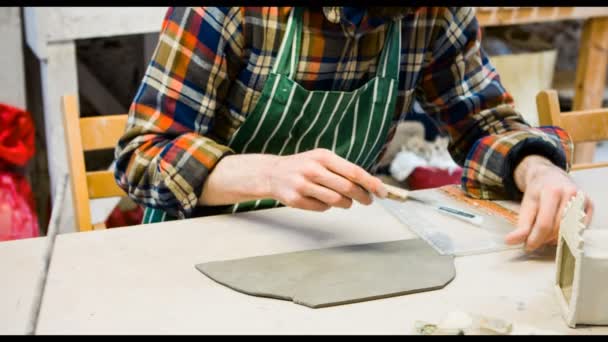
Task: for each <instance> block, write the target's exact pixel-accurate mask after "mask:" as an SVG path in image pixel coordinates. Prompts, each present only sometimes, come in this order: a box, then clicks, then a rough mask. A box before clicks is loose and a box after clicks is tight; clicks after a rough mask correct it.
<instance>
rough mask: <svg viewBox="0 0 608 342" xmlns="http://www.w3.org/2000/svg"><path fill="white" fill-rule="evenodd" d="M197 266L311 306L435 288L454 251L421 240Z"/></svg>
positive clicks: (449, 271)
mask: <svg viewBox="0 0 608 342" xmlns="http://www.w3.org/2000/svg"><path fill="white" fill-rule="evenodd" d="M196 268H197V269H198V270H199V271H201V272H202V273H203V274H205V275H206V276H208V277H209V278H211V279H213V280H214V281H216V282H218V283H220V284H222V285H225V286H227V287H229V288H231V289H234V290H236V291H239V292H242V293H246V294H249V295H254V296H261V297H270V298H276V299H283V300H291V301H293V302H294V303H296V304H301V305H305V306H308V307H311V308H321V307H327V306H334V305H340V304H349V303H355V302H362V301H367V300H373V299H379V298H386V297H392V296H400V295H405V294H410V293H416V292H423V291H430V290H436V289H440V288H443V287H444V286H445V285H447V284H448V283H449V282H450V281H452V279H454V276H455V273H456V271H455V269H454V259H453V257H452V256H448V255H440V254H439V253H437V252H436V251H435V250H434V249H433V248H432V247H431V246H430V245H428V244H427V243H426V242H425V241H423V240H421V239H409V240H398V241H388V242H379V243H370V244H360V245H350V246H341V247H332V248H324V249H316V250H309V251H300V252H292V253H283V254H274V255H266V256H256V257H250V258H244V259H236V260H226V261H214V262H207V263H202V264H199V265H196Z"/></svg>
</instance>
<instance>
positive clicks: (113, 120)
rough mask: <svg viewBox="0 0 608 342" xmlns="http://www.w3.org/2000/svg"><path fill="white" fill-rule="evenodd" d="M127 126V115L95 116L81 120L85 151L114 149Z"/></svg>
mask: <svg viewBox="0 0 608 342" xmlns="http://www.w3.org/2000/svg"><path fill="white" fill-rule="evenodd" d="M126 125H127V114H120V115H105V116H94V117H88V118H82V119H80V132H81V133H80V135H81V137H82V148H83V150H84V151H93V150H103V149H108V148H114V147H115V146H116V143H117V142H118V140H119V139H120V137H121V136H122V134H123V132H124V130H125V126H126Z"/></svg>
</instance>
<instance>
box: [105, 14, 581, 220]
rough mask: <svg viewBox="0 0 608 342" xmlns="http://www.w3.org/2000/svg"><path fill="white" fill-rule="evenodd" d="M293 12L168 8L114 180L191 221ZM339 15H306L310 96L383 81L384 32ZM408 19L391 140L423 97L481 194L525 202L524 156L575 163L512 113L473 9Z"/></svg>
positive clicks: (300, 76)
mask: <svg viewBox="0 0 608 342" xmlns="http://www.w3.org/2000/svg"><path fill="white" fill-rule="evenodd" d="M357 11H363V12H357ZM289 12H290V8H289V7H227V8H221V7H192V8H191V7H188V8H177V7H176V8H170V9H169V10H168V12H167V15H166V17H165V19H164V21H163V24H162V28H161V33H160V36H159V42H158V46H157V48H156V50H155V53H154V55H153V58H152V60H151V61H150V64H149V66H148V68H147V70H146V73H145V76H144V79H143V81H142V83H141V85H140V87H139V90H138V92H137V94H136V96H135V99H134V101H133V104H132V105H131V108H130V111H129V121H128V127H127V130H126V132H125V134H124V136H123V137H122V139H121V140H120V142H119V144H118V146H117V148H116V154H115V155H116V172H115V176H116V180H117V182H118V184H119V185H120V186H121V187H122V188H123V189H124V190H125V191H126V192H127V193H128V194H129V195H130V196H131V197H132V198H133V199H134V200H136V201H137V202H138V203H140V204H142V205H144V206H148V207H152V208H158V209H162V210H164V211H166V212H167V214H169V215H172V216H176V217H179V218H183V217H189V216H191V215H192V212H193V209H194V208H195V207H196V206H197V205H198V203H199V200H198V199H199V197H200V194H201V192H202V188H203V184H204V182H205V179H206V177H207V175H208V174H209V172H211V170H212V169H213V167H214V166H215V165H216V163H217V162H218V161H219V160H220V159H221V158H222V157H223V156H225V155H226V154H230V153H234V152H233V151H231V150H230V148H228V147H227V146H226V143H227V141H228V140H229V139H230V137H231V136H232V134H233V133H234V132H235V130H236V129H237V128H238V127H239V126H240V125H241V124H242V123H243V122H244V120H245V119H246V118H247V116H248V114H249V113H251V111H252V110H253V108H254V106H255V104H256V103H257V100H258V98H259V96H260V93H261V90H262V87H263V86H264V83H265V81H266V79H267V78H268V74H269V72H270V71H271V69H272V66H273V64H274V62H275V58H276V55H277V52H278V49H279V45H280V43H281V38H282V37H283V34H284V32H285V26H286V22H287V18H288V15H289ZM332 13H333V14H332V15H335V12H332ZM338 13H341V14H342V17H341V18H340V17H339V15H338V18H337V19H336V18H335V17H334V18H332V20H331V21H330V20H327V18H326V17H325V15H326V14H325V13H324V11H323V10H322V8H312V7H311V8H307V9H306V11H305V13H304V18H303V32H302V34H303V37H302V38H303V39H302V47H301V56H300V60H299V62H298V65H297V72H296V75H295V80H296V81H297V82H298V83H299V84H300V85H302V86H303V87H305V88H307V89H314V90H322V91H328V90H336V91H351V90H354V89H356V88H358V87H359V86H361V85H362V84H364V83H365V82H367V81H368V80H369V79H370V78H371V77H374V75H375V71H376V63H377V60H378V59H379V54H380V51H382V47H383V43H384V38H385V34H386V28H387V25H384V22H383V21H382V20H380V19H374V18H369V17H367V15H366V13H365V12H364V10H363V9H359V10H357V9H352V8H351V9H350V10H349V11H346V10H344V11H338ZM355 17H356V18H357V19H356V21H355V22H353V21H352V20H351V19H353V18H355ZM336 20H337V21H338V22H336ZM402 20H403V21H402V30H403V31H402V39H403V41H402V44H401V45H402V51H401V54H402V57H401V70H400V75H399V76H400V78H399V93H398V100H397V110H396V112H395V114H394V120H393V123H392V124H393V126H392V127H393V128H392V129H391V133H389V141H390V139H391V138H392V135H393V134H394V128H395V127H396V125H397V124H398V123H399V122H400V121H401V120H403V119H404V118H406V117H407V115H408V113H410V112H411V108H412V105H413V102H414V101H417V102H418V103H420V105H421V106H422V108H423V109H424V110H425V112H426V113H428V115H429V116H430V117H431V118H432V119H433V120H434V121H435V122H437V124H438V125H439V127H440V128H441V129H442V130H443V131H444V132H447V133H448V134H449V136H450V137H451V143H450V145H449V149H450V152H451V154H452V156H453V157H454V159H455V160H456V162H458V163H459V164H460V165H464V167H465V172H464V176H463V179H462V185H463V188H464V189H465V190H466V191H467V192H468V193H469V194H470V195H472V196H476V197H481V198H499V197H500V198H505V197H513V196H517V190H516V189H513V187H514V183H513V180H512V170H513V166H514V165H513V164H514V163H516V162H517V161H518V160H520V159H521V158H522V156H523V155H524V154H526V153H528V154H529V153H535V154H539V153H540V154H543V155H545V156H547V157H548V158H550V159H551V160H552V161H554V162H555V163H556V164H558V165H559V166H560V167H562V168H564V169H568V168H569V161H570V156H571V154H572V143H571V141H570V139H569V138H568V136H567V134H566V133H565V132H564V131H562V130H560V129H559V128H556V127H545V128H542V129H539V128H531V127H530V126H529V125H528V124H527V123H526V122H525V121H524V120H523V118H522V117H521V115H520V114H518V113H517V112H516V111H515V110H514V108H513V101H512V98H511V96H510V95H509V94H508V93H507V92H506V91H505V89H504V88H503V86H502V85H501V83H500V79H499V76H498V75H497V74H496V71H495V69H494V68H493V66H492V65H491V64H490V62H489V60H488V58H487V56H486V55H485V53H484V52H483V50H482V49H481V48H480V39H481V37H480V32H481V31H480V29H479V26H478V23H477V20H476V19H475V16H474V12H473V11H472V9H471V8H445V7H431V8H418V9H416V10H415V11H412V12H411V13H409V14H406V15H405V16H404V17H403V18H402ZM389 141H387V142H386V143H387V144H388V142H389ZM385 146H386V145H385ZM530 146H532V147H534V148H533V149H531V148H530ZM523 147H526V148H523ZM372 171H373V169H372Z"/></svg>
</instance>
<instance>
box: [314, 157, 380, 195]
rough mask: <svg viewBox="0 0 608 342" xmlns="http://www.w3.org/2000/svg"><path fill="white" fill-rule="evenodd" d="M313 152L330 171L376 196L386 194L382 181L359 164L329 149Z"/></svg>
mask: <svg viewBox="0 0 608 342" xmlns="http://www.w3.org/2000/svg"><path fill="white" fill-rule="evenodd" d="M314 152H315V157H316V158H317V160H318V161H319V162H321V164H323V165H324V166H326V167H327V168H328V169H329V170H330V171H332V172H334V173H336V174H338V175H340V176H342V177H344V178H346V179H348V180H350V181H352V182H354V183H356V184H358V185H360V186H361V187H363V188H364V189H365V190H367V191H369V192H371V193H373V194H375V195H376V196H378V197H381V198H385V197H386V196H387V190H386V188H384V185H383V184H382V181H380V179H378V178H376V177H374V176H372V175H370V174H369V173H368V172H367V171H365V170H364V169H363V168H361V167H360V166H358V165H356V164H353V163H351V162H349V161H348V160H346V159H344V158H341V157H340V156H338V155H336V154H335V153H333V152H331V151H329V150H323V149H317V150H314Z"/></svg>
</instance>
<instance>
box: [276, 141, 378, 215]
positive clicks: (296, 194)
mask: <svg viewBox="0 0 608 342" xmlns="http://www.w3.org/2000/svg"><path fill="white" fill-rule="evenodd" d="M267 184H268V192H269V194H270V195H271V197H272V198H275V199H277V200H279V201H280V202H281V203H283V204H285V205H287V206H290V207H294V208H301V209H308V210H316V211H324V210H327V209H329V208H330V207H339V208H350V207H351V205H352V201H353V200H356V201H357V202H359V203H362V204H365V205H368V204H371V203H372V198H371V196H370V194H375V195H376V196H379V197H386V195H387V193H386V189H385V188H384V186H383V184H382V182H381V181H380V180H379V179H378V178H376V177H374V176H372V175H370V174H369V173H367V172H366V171H365V170H364V169H362V168H361V167H359V166H357V165H356V164H353V163H351V162H349V161H347V160H346V159H343V158H341V157H339V156H338V155H336V154H335V153H333V152H331V151H329V150H326V149H315V150H311V151H308V152H303V153H298V154H294V155H290V156H283V157H277V159H276V161H275V162H274V163H273V164H272V165H270V168H269V169H268V173H267Z"/></svg>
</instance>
